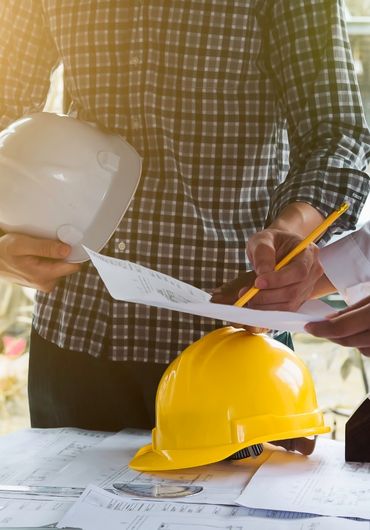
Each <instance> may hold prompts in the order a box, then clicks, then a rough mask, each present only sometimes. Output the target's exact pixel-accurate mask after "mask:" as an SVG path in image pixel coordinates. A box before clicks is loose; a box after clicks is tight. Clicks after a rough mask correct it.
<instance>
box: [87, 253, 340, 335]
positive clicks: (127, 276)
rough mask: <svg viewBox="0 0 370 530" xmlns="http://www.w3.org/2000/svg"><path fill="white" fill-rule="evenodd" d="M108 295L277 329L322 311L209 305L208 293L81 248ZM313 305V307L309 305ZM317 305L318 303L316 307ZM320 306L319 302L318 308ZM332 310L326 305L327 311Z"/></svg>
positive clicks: (296, 326) (295, 327) (299, 324)
mask: <svg viewBox="0 0 370 530" xmlns="http://www.w3.org/2000/svg"><path fill="white" fill-rule="evenodd" d="M84 248H85V250H86V252H88V254H89V256H90V258H91V260H92V262H93V264H94V265H95V267H96V269H97V271H98V272H99V275H100V277H101V279H102V280H103V282H104V284H105V286H106V288H107V289H108V291H109V293H110V295H111V296H112V297H113V298H114V299H115V300H122V301H126V302H135V303H138V304H146V305H151V306H155V307H160V308H165V309H171V310H173V311H180V312H184V313H190V314H193V315H200V316H204V317H209V318H215V319H218V320H223V321H226V322H234V323H239V324H249V325H251V326H258V327H265V328H270V329H276V330H281V331H300V332H303V331H304V325H305V324H306V323H307V322H309V321H313V320H320V319H321V318H322V316H323V311H321V313H319V314H317V312H316V310H314V312H313V313H302V312H298V313H291V312H288V311H257V310H253V309H247V308H240V307H234V306H229V305H223V304H212V303H211V302H210V295H209V294H207V293H205V292H203V291H201V290H200V289H197V288H196V287H192V286H191V285H188V284H186V283H184V282H181V281H179V280H175V279H174V278H171V277H170V276H168V275H166V274H162V273H160V272H156V271H153V270H151V269H147V268H145V267H142V266H141V265H137V264H135V263H131V262H129V261H125V260H119V259H116V258H110V257H107V256H102V255H101V254H97V253H96V252H93V251H92V250H89V249H88V248H86V247H84ZM311 307H315V306H311ZM316 307H318V306H316ZM322 307H324V306H323V305H322V303H321V308H322ZM330 312H332V309H331V308H329V307H328V310H327V314H328V313H330Z"/></svg>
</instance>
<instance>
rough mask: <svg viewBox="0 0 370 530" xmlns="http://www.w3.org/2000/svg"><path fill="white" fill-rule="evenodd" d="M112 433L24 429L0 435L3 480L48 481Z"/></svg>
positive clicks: (1, 475)
mask: <svg viewBox="0 0 370 530" xmlns="http://www.w3.org/2000/svg"><path fill="white" fill-rule="evenodd" d="M110 435H111V433H105V432H97V431H85V430H82V429H70V428H62V429H25V430H24V431H18V432H16V433H14V434H11V435H8V436H3V437H1V438H0V454H1V455H6V457H4V458H3V459H2V462H1V467H0V484H11V485H22V484H26V485H28V486H31V485H49V482H50V481H51V479H52V478H53V477H54V476H55V475H57V474H58V472H59V471H60V470H63V469H65V468H66V467H67V466H68V464H70V463H72V462H74V461H75V460H76V459H78V457H79V456H80V455H81V454H82V453H83V452H84V451H86V450H88V449H90V448H92V447H93V446H95V445H96V444H99V443H100V442H102V441H103V440H104V439H105V438H106V437H107V436H110Z"/></svg>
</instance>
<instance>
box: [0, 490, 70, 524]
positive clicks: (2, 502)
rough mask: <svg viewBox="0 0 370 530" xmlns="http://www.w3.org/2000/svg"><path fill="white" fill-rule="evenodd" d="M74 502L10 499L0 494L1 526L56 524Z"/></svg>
mask: <svg viewBox="0 0 370 530" xmlns="http://www.w3.org/2000/svg"><path fill="white" fill-rule="evenodd" d="M72 505H73V502H71V501H66V500H62V501H61V500H58V501H56V500H48V499H33V500H21V499H9V498H3V497H1V495H0V528H9V527H14V526H47V525H56V524H57V522H58V521H60V519H61V518H62V517H63V515H64V514H65V513H66V512H67V511H68V510H69V509H70V508H71V507H72Z"/></svg>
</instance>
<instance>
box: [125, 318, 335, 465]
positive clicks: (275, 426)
mask: <svg viewBox="0 0 370 530" xmlns="http://www.w3.org/2000/svg"><path fill="white" fill-rule="evenodd" d="M328 431H330V429H329V428H328V427H326V426H325V425H324V421H323V416H322V413H321V412H320V410H319V409H318V406H317V401H316V394H315V388H314V385H313V381H312V378H311V374H310V372H309V371H308V369H307V367H306V366H305V364H304V363H303V362H302V361H301V360H300V359H299V358H298V357H297V356H296V355H295V354H294V352H292V351H291V350H290V349H289V348H288V347H287V346H284V345H283V344H281V343H280V342H278V341H276V340H274V339H272V338H270V337H268V336H266V335H251V334H250V333H248V332H247V331H245V330H243V329H235V328H233V327H231V326H230V327H225V328H220V329H217V330H215V331H213V332H212V333H209V334H208V335H205V336H204V337H202V338H201V339H200V340H198V341H197V342H195V343H194V344H192V345H191V346H189V347H188V348H186V349H185V350H184V351H183V353H182V354H181V355H180V356H179V357H178V358H177V359H175V360H174V361H173V362H172V363H171V364H170V365H169V367H168V368H167V370H166V371H165V373H164V374H163V377H162V379H161V381H160V383H159V386H158V391H157V398H156V427H155V428H154V429H153V431H152V444H150V445H147V446H145V447H143V448H141V449H140V450H139V451H138V452H137V453H136V455H135V457H134V458H133V460H132V461H131V462H130V467H132V468H133V469H136V470H139V471H159V470H170V469H181V468H187V467H193V466H201V465H204V464H210V463H212V462H218V461H221V460H224V459H225V458H228V457H232V455H234V454H235V453H238V452H240V451H241V452H243V451H245V450H246V448H250V447H251V446H256V447H258V444H262V443H263V442H269V441H274V440H282V439H292V438H299V437H304V436H312V435H316V434H321V433H326V432H328ZM247 454H248V452H247ZM257 454H258V453H257Z"/></svg>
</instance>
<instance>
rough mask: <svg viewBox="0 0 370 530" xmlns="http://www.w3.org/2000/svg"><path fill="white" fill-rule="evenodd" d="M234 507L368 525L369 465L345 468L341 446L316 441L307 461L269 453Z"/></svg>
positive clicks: (369, 516) (348, 465) (300, 457)
mask: <svg viewBox="0 0 370 530" xmlns="http://www.w3.org/2000/svg"><path fill="white" fill-rule="evenodd" d="M237 502H238V503H239V504H240V505H242V506H248V507H252V508H259V509H266V508H268V509H271V510H288V511H291V512H307V513H313V514H317V515H330V516H339V517H358V518H361V519H370V464H355V463H347V462H345V460H344V443H341V442H335V441H333V440H330V439H328V438H319V439H318V443H317V445H316V449H315V452H314V453H313V454H312V455H311V456H309V457H304V456H302V455H298V454H293V453H287V452H286V453H285V452H277V451H276V452H274V453H272V454H271V455H270V456H269V458H268V460H267V461H266V462H265V463H264V464H263V465H262V466H261V467H260V469H259V470H258V471H257V472H256V473H255V475H254V477H253V479H252V480H251V481H250V483H249V484H248V486H247V487H246V488H245V490H244V491H243V493H242V495H241V496H240V497H239V498H238V499H237Z"/></svg>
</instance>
